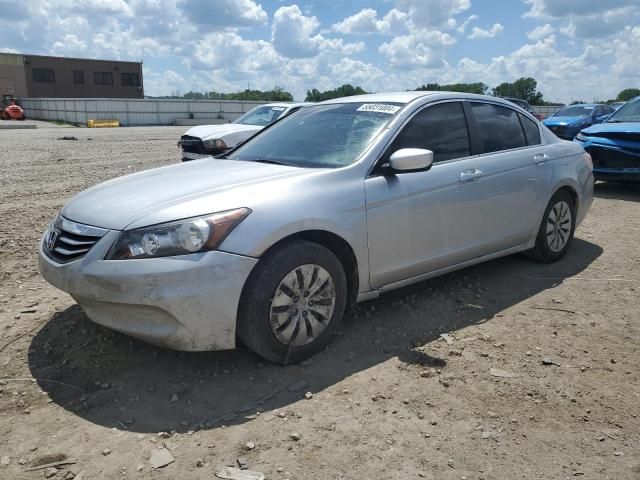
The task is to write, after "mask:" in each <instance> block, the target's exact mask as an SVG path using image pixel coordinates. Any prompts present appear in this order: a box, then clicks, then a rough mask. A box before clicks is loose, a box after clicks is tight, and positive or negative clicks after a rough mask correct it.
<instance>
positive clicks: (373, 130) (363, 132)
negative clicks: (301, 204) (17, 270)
mask: <svg viewBox="0 0 640 480" xmlns="http://www.w3.org/2000/svg"><path fill="white" fill-rule="evenodd" d="M401 108H402V106H401V104H397V103H338V104H330V105H318V106H315V107H309V108H305V109H303V110H300V111H298V112H296V113H295V114H294V115H291V116H289V117H287V118H285V119H283V120H281V121H279V122H278V123H277V124H275V125H273V126H272V127H270V128H269V129H268V130H265V131H264V132H263V133H262V134H260V135H258V136H256V137H255V138H253V139H252V140H249V141H248V142H247V143H245V144H244V145H242V146H241V147H240V148H238V149H237V150H236V151H234V152H233V153H232V154H230V155H229V156H228V158H229V159H232V160H246V161H256V162H265V163H278V164H283V165H291V166H296V167H309V168H339V167H344V166H347V165H350V164H352V163H353V162H354V161H355V160H356V159H357V158H358V157H359V156H360V154H361V153H362V152H364V150H365V149H366V148H367V146H369V145H370V144H371V142H372V141H373V139H374V138H375V136H376V135H377V134H378V133H379V132H380V131H381V130H382V129H383V128H384V126H385V125H386V124H387V123H388V122H389V121H390V120H391V119H392V118H393V117H394V116H395V114H396V113H397V112H398V110H400V109H401Z"/></svg>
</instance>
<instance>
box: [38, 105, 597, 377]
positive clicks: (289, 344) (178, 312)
mask: <svg viewBox="0 0 640 480" xmlns="http://www.w3.org/2000/svg"><path fill="white" fill-rule="evenodd" d="M592 193H593V175H592V165H591V158H590V156H589V155H588V154H586V153H585V151H584V149H583V148H582V147H581V146H580V145H578V144H576V143H573V142H567V141H564V140H560V139H558V138H557V137H556V136H555V135H553V134H552V133H551V132H550V131H549V130H548V129H547V128H545V127H544V126H543V125H542V124H540V122H538V121H537V120H536V119H535V118H534V117H533V116H531V115H530V114H528V113H527V112H525V111H523V110H521V109H519V108H517V107H516V106H515V105H513V104H512V103H510V102H508V101H505V100H501V99H499V98H495V97H488V96H480V95H472V94H463V93H447V92H402V93H386V94H375V95H363V96H354V97H348V98H340V99H335V100H330V101H327V102H323V103H320V104H316V105H314V106H310V107H308V108H304V109H301V110H299V111H298V112H296V113H293V114H291V115H289V116H287V117H284V118H283V119H281V120H279V121H277V122H275V123H273V124H272V125H270V126H268V127H266V128H265V129H264V130H263V131H262V132H260V133H259V134H257V135H256V136H255V137H253V138H251V139H250V140H248V141H247V142H246V143H244V144H243V145H241V146H240V147H238V148H236V149H234V150H231V151H230V152H228V153H227V154H226V155H225V156H223V157H220V158H218V159H217V160H216V161H215V162H212V161H208V160H196V161H193V162H188V163H183V164H178V165H171V166H167V167H162V168H157V169H153V170H149V171H144V172H138V173H134V174H132V175H128V176H125V177H121V178H116V179H114V180H111V181H107V182H105V183H102V184H100V185H97V186H95V187H93V188H90V189H88V190H86V191H84V192H81V193H79V194H78V195H76V196H75V197H74V198H72V199H71V200H70V201H69V202H68V203H67V204H66V205H65V206H64V208H63V209H62V211H61V212H60V214H59V215H58V216H57V218H55V219H54V220H53V221H52V222H51V224H50V225H49V227H48V228H47V231H46V232H45V233H44V235H43V238H42V242H41V245H40V255H39V257H40V262H39V263H40V271H41V273H42V275H43V276H44V277H45V278H46V279H47V280H48V281H49V282H50V283H52V284H53V285H55V286H56V287H58V288H60V289H62V290H64V291H66V292H69V293H70V294H71V295H72V296H73V298H74V299H75V300H76V301H77V302H78V303H79V304H80V305H81V306H82V308H83V309H84V311H85V312H86V314H87V316H88V317H89V318H90V319H91V320H93V321H95V322H96V323H99V324H101V325H104V326H106V327H109V328H111V329H114V330H117V331H119V332H123V333H125V334H128V335H131V336H134V337H137V338H140V339H142V340H145V341H148V342H151V343H154V344H157V345H161V346H166V347H170V348H174V349H179V350H192V351H193V350H215V349H230V348H234V347H235V345H236V341H237V339H238V338H239V339H240V340H242V342H243V343H244V344H245V345H246V346H248V347H249V348H250V349H252V350H253V351H255V352H257V353H258V354H259V355H261V356H262V357H264V358H266V359H268V360H270V361H273V362H278V363H284V364H286V363H293V362H298V361H300V360H302V359H305V358H306V357H309V356H311V355H313V354H315V353H316V352H318V351H319V350H321V349H322V348H323V347H325V346H326V345H327V343H328V342H329V341H330V339H331V337H332V336H333V334H334V333H335V331H336V329H337V328H338V326H339V324H340V321H341V319H342V316H343V314H344V312H345V308H346V307H347V306H348V305H349V304H351V303H354V302H361V301H365V300H368V299H371V298H374V297H377V296H378V295H380V294H382V293H384V292H386V291H388V290H392V289H395V288H399V287H402V286H405V285H409V284H412V283H415V282H419V281H421V280H424V279H427V278H430V277H433V276H436V275H440V274H443V273H446V272H450V271H453V270H456V269H460V268H464V267H467V266H469V265H473V264H476V263H479V262H484V261H487V260H491V259H494V258H497V257H502V256H504V255H510V254H514V253H516V252H527V254H528V255H529V256H530V257H532V258H533V259H535V260H538V261H541V262H553V261H556V260H559V259H560V258H562V256H563V255H564V254H565V253H566V252H567V250H568V249H569V248H570V246H571V243H572V238H573V234H574V229H575V228H576V226H577V225H579V224H580V222H581V221H582V220H583V218H584V217H585V215H586V214H587V211H588V210H589V207H590V205H591V202H592Z"/></svg>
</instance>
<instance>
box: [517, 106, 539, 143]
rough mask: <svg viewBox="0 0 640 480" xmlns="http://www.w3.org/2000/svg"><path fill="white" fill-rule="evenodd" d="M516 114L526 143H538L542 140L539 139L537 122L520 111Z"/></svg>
mask: <svg viewBox="0 0 640 480" xmlns="http://www.w3.org/2000/svg"><path fill="white" fill-rule="evenodd" d="M518 116H519V117H520V123H522V129H523V130H524V136H525V137H526V139H527V145H540V144H541V143H542V141H541V140H540V128H538V124H537V123H536V122H534V121H533V120H531V119H530V118H529V117H525V116H524V115H522V114H520V113H519V114H518Z"/></svg>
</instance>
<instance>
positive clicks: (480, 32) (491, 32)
mask: <svg viewBox="0 0 640 480" xmlns="http://www.w3.org/2000/svg"><path fill="white" fill-rule="evenodd" d="M503 30H504V27H503V26H502V25H500V24H499V23H494V24H493V26H492V27H491V28H490V29H488V30H485V29H482V28H480V27H473V30H472V31H471V34H470V35H469V36H468V37H467V38H468V39H470V40H477V39H484V38H493V37H495V36H496V35H499V34H501V33H502V31H503Z"/></svg>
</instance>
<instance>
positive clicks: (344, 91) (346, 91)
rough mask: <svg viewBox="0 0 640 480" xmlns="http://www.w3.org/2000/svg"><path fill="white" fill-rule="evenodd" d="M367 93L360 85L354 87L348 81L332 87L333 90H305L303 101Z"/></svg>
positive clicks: (316, 100) (320, 100) (319, 100)
mask: <svg viewBox="0 0 640 480" xmlns="http://www.w3.org/2000/svg"><path fill="white" fill-rule="evenodd" d="M365 93H367V92H366V91H364V89H363V88H362V87H354V86H353V85H351V84H350V83H345V84H344V85H341V86H339V87H338V88H334V89H333V90H325V91H324V92H321V91H319V90H318V89H317V88H313V89H311V90H307V96H306V98H305V102H322V101H324V100H330V99H332V98H341V97H351V96H352V95H364V94H365Z"/></svg>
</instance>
